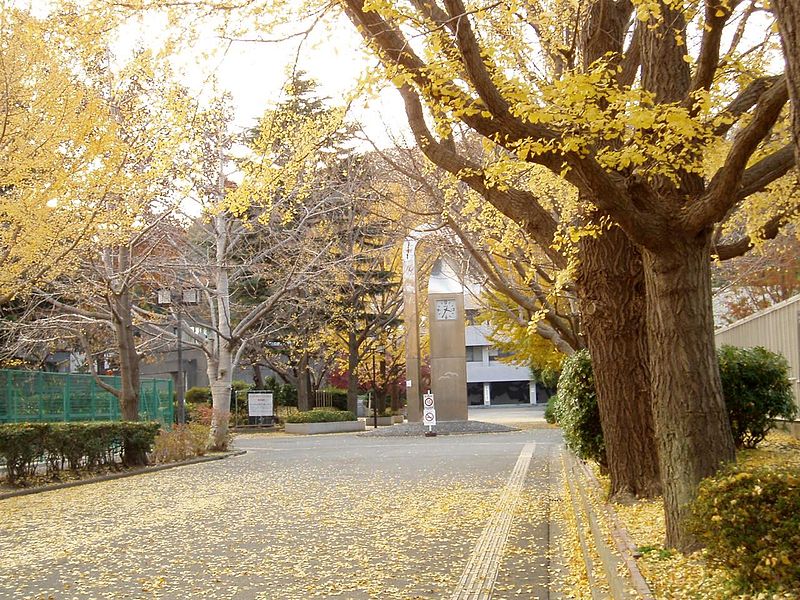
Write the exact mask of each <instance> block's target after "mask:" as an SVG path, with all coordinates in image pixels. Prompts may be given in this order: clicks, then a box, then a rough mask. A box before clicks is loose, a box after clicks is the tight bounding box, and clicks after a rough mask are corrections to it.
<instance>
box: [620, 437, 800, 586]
mask: <svg viewBox="0 0 800 600" xmlns="http://www.w3.org/2000/svg"><path fill="white" fill-rule="evenodd" d="M738 461H739V463H740V464H742V465H750V466H757V465H760V466H765V465H771V464H789V463H791V464H795V465H800V440H797V439H795V438H793V437H791V436H790V435H788V434H786V433H781V432H773V433H771V434H770V435H769V436H768V438H767V439H766V440H765V441H764V442H763V443H762V444H761V445H760V446H759V448H758V449H756V450H745V451H742V452H740V453H739V454H738ZM615 509H616V510H617V513H618V514H619V516H620V518H621V520H622V522H623V523H624V525H625V527H626V528H627V529H628V531H629V532H630V534H631V537H632V538H633V540H634V542H635V543H636V545H637V546H638V547H639V548H640V550H641V552H642V558H640V559H639V561H638V563H639V568H640V569H641V571H642V574H643V575H644V576H645V578H646V579H647V581H648V582H649V584H650V587H651V589H652V590H653V593H654V595H655V597H656V599H657V600H739V599H741V600H773V599H775V600H777V599H779V598H780V599H782V600H783V599H787V600H788V599H790V598H791V599H792V600H796V598H795V597H794V596H786V595H775V596H773V595H771V594H765V595H762V596H760V597H757V599H756V598H754V597H750V596H739V595H734V594H732V593H730V592H729V591H727V590H728V587H727V585H726V580H727V575H726V573H725V572H724V571H722V570H721V569H717V568H713V567H711V566H709V565H707V564H706V561H705V559H704V557H703V553H702V552H696V553H694V554H692V555H690V556H684V555H682V554H680V553H678V552H673V551H669V550H665V549H664V547H663V543H664V538H665V536H666V533H665V532H666V528H665V524H664V506H663V503H662V502H661V500H655V501H650V502H637V503H636V504H632V505H630V506H615Z"/></svg>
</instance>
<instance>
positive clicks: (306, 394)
mask: <svg viewBox="0 0 800 600" xmlns="http://www.w3.org/2000/svg"><path fill="white" fill-rule="evenodd" d="M310 383H311V382H310V376H309V372H308V352H303V354H302V356H300V362H299V364H298V365H297V409H298V410H302V411H306V410H311V409H312V408H313V403H312V402H311V385H310Z"/></svg>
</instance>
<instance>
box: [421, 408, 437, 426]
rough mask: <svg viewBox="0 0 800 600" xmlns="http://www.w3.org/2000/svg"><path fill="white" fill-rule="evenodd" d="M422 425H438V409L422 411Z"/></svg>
mask: <svg viewBox="0 0 800 600" xmlns="http://www.w3.org/2000/svg"><path fill="white" fill-rule="evenodd" d="M422 424H423V425H425V426H426V427H430V426H433V425H436V409H433V408H427V407H426V408H424V409H423V410H422Z"/></svg>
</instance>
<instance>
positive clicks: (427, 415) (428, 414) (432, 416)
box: [425, 412, 436, 421]
mask: <svg viewBox="0 0 800 600" xmlns="http://www.w3.org/2000/svg"><path fill="white" fill-rule="evenodd" d="M425 420H426V421H435V420H436V415H435V414H433V413H432V412H426V413H425Z"/></svg>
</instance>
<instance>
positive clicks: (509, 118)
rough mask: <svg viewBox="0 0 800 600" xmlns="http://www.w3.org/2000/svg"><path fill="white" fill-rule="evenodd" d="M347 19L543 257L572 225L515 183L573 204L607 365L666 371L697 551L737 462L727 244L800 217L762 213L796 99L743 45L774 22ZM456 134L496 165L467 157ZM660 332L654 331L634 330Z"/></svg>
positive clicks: (598, 14)
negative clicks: (485, 149)
mask: <svg viewBox="0 0 800 600" xmlns="http://www.w3.org/2000/svg"><path fill="white" fill-rule="evenodd" d="M342 5H343V6H344V9H345V11H346V12H347V14H348V16H349V17H350V19H351V20H352V22H353V23H354V25H356V26H357V28H358V30H359V32H360V33H361V34H362V36H363V37H364V39H365V42H366V43H367V44H369V46H370V47H371V48H372V49H373V50H374V51H375V53H376V54H377V55H378V56H379V57H380V59H381V61H382V64H383V65H384V67H385V70H386V75H387V77H388V78H390V79H391V80H392V81H393V82H394V83H395V85H397V86H398V89H399V90H400V92H401V94H402V96H403V99H404V102H405V106H406V111H407V114H408V119H409V124H410V125H411V127H412V129H413V131H414V135H415V137H416V139H417V142H418V144H419V145H420V147H421V148H422V149H423V151H424V152H425V153H426V155H427V156H428V157H429V158H430V159H431V160H432V161H433V162H435V163H436V164H438V165H439V166H440V167H442V168H444V169H446V170H448V171H450V172H451V173H453V174H454V175H456V176H458V177H459V178H461V179H462V180H463V181H464V182H465V183H467V184H468V185H470V186H472V187H473V189H475V190H476V191H478V192H479V193H481V194H482V195H483V196H484V197H485V198H486V199H487V200H488V201H489V202H491V203H493V204H495V206H497V207H498V208H499V209H500V210H502V211H504V212H506V213H507V214H509V215H510V216H512V218H514V219H515V220H518V221H519V222H525V223H527V224H528V225H529V228H530V230H531V233H532V235H534V236H535V237H536V238H537V240H538V241H539V242H540V243H541V244H542V247H543V249H544V250H545V251H549V252H551V253H552V252H554V251H555V250H556V249H557V247H558V241H559V240H558V235H557V231H558V227H559V224H558V223H557V222H556V220H555V219H554V215H553V213H552V212H551V211H549V210H547V207H546V205H545V204H544V203H543V202H542V200H541V199H540V198H539V197H538V195H537V192H536V189H535V187H525V188H522V189H520V188H519V186H514V185H513V183H511V178H509V177H507V175H508V174H513V173H516V172H517V165H520V164H532V165H539V166H540V167H543V168H545V169H546V170H548V171H550V172H552V173H553V174H556V175H558V176H560V177H562V178H564V179H565V180H566V181H568V182H569V183H570V184H571V185H572V186H573V187H574V189H575V191H576V194H577V196H576V203H575V205H574V210H573V211H572V216H571V217H570V218H569V220H568V221H566V222H562V226H564V228H565V229H567V230H571V231H572V233H571V235H570V237H574V238H575V239H576V240H577V243H578V244H579V249H580V252H579V256H580V258H579V262H578V263H577V265H576V266H577V269H578V270H579V271H578V274H577V276H576V282H577V284H578V286H579V287H578V289H579V294H580V295H581V299H582V305H583V306H582V308H583V314H584V316H585V317H586V319H585V326H586V330H587V333H588V337H589V346H590V350H591V352H592V355H593V358H594V359H595V361H596V364H598V363H607V362H608V361H609V356H610V353H611V351H612V350H613V348H615V347H617V343H619V344H624V342H625V340H626V339H627V340H633V341H635V342H634V343H635V346H634V348H637V349H638V353H639V356H640V357H641V356H649V361H648V363H645V364H644V365H643V367H644V370H645V372H646V371H648V370H649V390H650V394H651V395H652V402H653V404H652V406H653V416H654V419H653V421H654V425H655V434H656V436H655V437H656V440H657V441H658V448H659V452H658V454H659V458H660V465H659V466H660V470H661V478H662V481H663V484H664V497H665V506H666V516H667V531H668V536H667V544H668V545H670V546H675V547H679V548H682V549H688V548H691V547H692V546H693V545H694V541H693V540H692V538H691V536H689V535H688V534H687V532H686V530H685V527H684V521H685V518H686V516H687V514H688V510H689V505H690V503H691V501H692V499H693V498H694V495H695V493H696V489H697V484H698V483H699V481H700V479H702V478H703V477H705V476H707V475H709V474H711V473H713V472H714V471H715V470H716V469H717V468H718V467H719V465H720V463H721V462H724V461H728V460H732V459H733V457H734V449H733V443H732V438H731V434H730V426H729V423H728V420H727V415H726V412H725V407H724V402H723V399H722V395H721V389H720V383H719V375H718V372H717V366H716V358H715V353H714V340H713V318H712V311H711V301H710V298H711V293H710V292H711V290H710V256H711V255H712V253H718V254H725V253H727V252H730V251H732V250H731V248H730V247H728V246H726V245H725V244H723V243H722V242H723V241H724V238H723V237H722V233H724V231H723V230H722V229H721V228H720V227H719V225H720V224H721V223H724V222H725V221H726V220H728V219H729V218H730V216H731V215H732V214H733V213H734V212H736V211H737V210H739V209H742V208H744V209H747V208H752V211H751V213H750V214H751V215H754V216H756V217H760V216H763V215H764V214H765V213H767V212H769V214H770V217H769V218H767V219H763V218H755V219H753V220H752V221H751V226H750V227H749V229H748V234H749V235H759V234H761V233H762V230H763V228H765V227H766V225H767V224H768V223H769V222H771V221H772V220H773V219H777V220H778V221H780V220H785V218H787V217H788V215H790V214H792V212H793V211H794V208H795V206H796V204H797V196H796V195H795V194H794V193H789V194H788V195H786V194H776V195H774V196H773V197H772V202H771V204H769V205H768V204H767V203H765V202H764V201H763V200H760V199H759V194H760V193H762V192H766V193H769V190H770V186H774V185H778V186H780V185H781V183H780V182H779V180H780V179H781V178H783V177H784V176H785V175H786V173H787V171H788V170H789V169H791V167H792V165H793V162H794V152H793V147H792V145H791V144H790V143H788V139H787V138H786V136H785V135H782V132H785V130H786V129H785V127H783V126H782V125H781V123H782V119H783V116H784V115H785V112H786V111H785V107H786V104H787V100H788V93H787V86H786V80H785V78H784V77H783V76H782V74H781V72H780V69H777V70H772V71H771V72H770V70H769V69H770V68H771V67H770V65H775V64H776V62H775V59H779V57H777V56H775V55H774V54H773V55H770V47H771V45H770V43H769V40H767V42H766V43H764V44H758V45H757V46H756V47H755V48H754V49H749V48H748V47H747V46H746V43H747V42H746V41H743V40H749V39H750V35H749V32H750V31H755V30H759V31H761V32H762V33H763V28H764V26H763V24H760V23H758V22H757V21H758V18H759V17H758V16H754V14H755V15H758V14H759V13H757V11H753V10H749V9H748V7H749V3H740V4H735V3H729V2H720V1H716V0H710V1H708V2H704V3H700V4H699V5H697V4H695V3H688V2H686V3H685V2H677V3H676V2H661V1H657V2H648V3H643V2H640V3H633V2H617V1H612V0H596V1H594V2H590V3H588V4H584V3H580V4H573V3H565V2H559V1H556V2H551V3H546V5H544V6H538V5H537V6H536V7H534V6H531V5H528V4H527V3H522V4H520V3H500V4H495V5H492V7H491V8H488V7H486V6H483V5H481V4H479V3H472V2H467V3H465V2H463V1H462V0H444V1H443V2H441V3H439V2H421V3H413V4H411V5H406V4H404V3H400V2H390V1H379V2H369V3H367V2H363V1H362V0H347V1H343V2H342ZM768 36H769V34H768ZM723 40H724V43H725V45H724V46H723ZM777 64H778V65H780V62H778V63H777ZM429 117H430V118H431V119H432V120H431V119H429ZM454 123H460V124H461V125H463V126H465V127H466V128H468V129H469V130H470V131H471V132H473V133H474V134H477V135H479V136H481V137H482V138H483V140H484V143H485V144H487V146H489V147H492V148H494V149H496V150H497V153H496V160H494V161H492V163H491V164H485V163H484V164H482V163H475V162H474V161H471V160H469V158H468V157H466V156H465V155H464V154H463V153H461V152H460V151H459V146H458V145H457V144H456V143H455V142H454V138H453V133H452V131H453V124H454ZM562 218H563V217H562ZM554 242H555V244H554ZM746 245H747V243H746V241H745V248H746ZM553 258H554V260H558V257H556V256H554V257H553ZM581 270H584V272H581ZM621 284H622V285H621ZM645 313H646V315H647V320H646V329H644V326H645V323H642V326H641V327H639V326H637V327H631V325H632V324H633V323H636V322H637V319H639V318H640V315H641V314H645ZM643 332H646V336H645V335H642V333H643ZM610 340H614V342H615V344H614V345H612V344H611V343H610ZM629 346H630V343H629ZM612 363H613V361H612ZM629 364H632V365H637V364H642V361H641V360H640V359H637V360H635V361H631V362H630V363H629ZM598 366H600V364H598ZM608 375H610V373H609V374H608ZM598 387H599V389H598V392H599V393H600V392H602V391H603V390H602V388H603V377H598ZM642 392H643V393H642V394H641V396H646V395H647V394H646V392H645V390H642ZM605 425H606V423H604V429H605Z"/></svg>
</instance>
